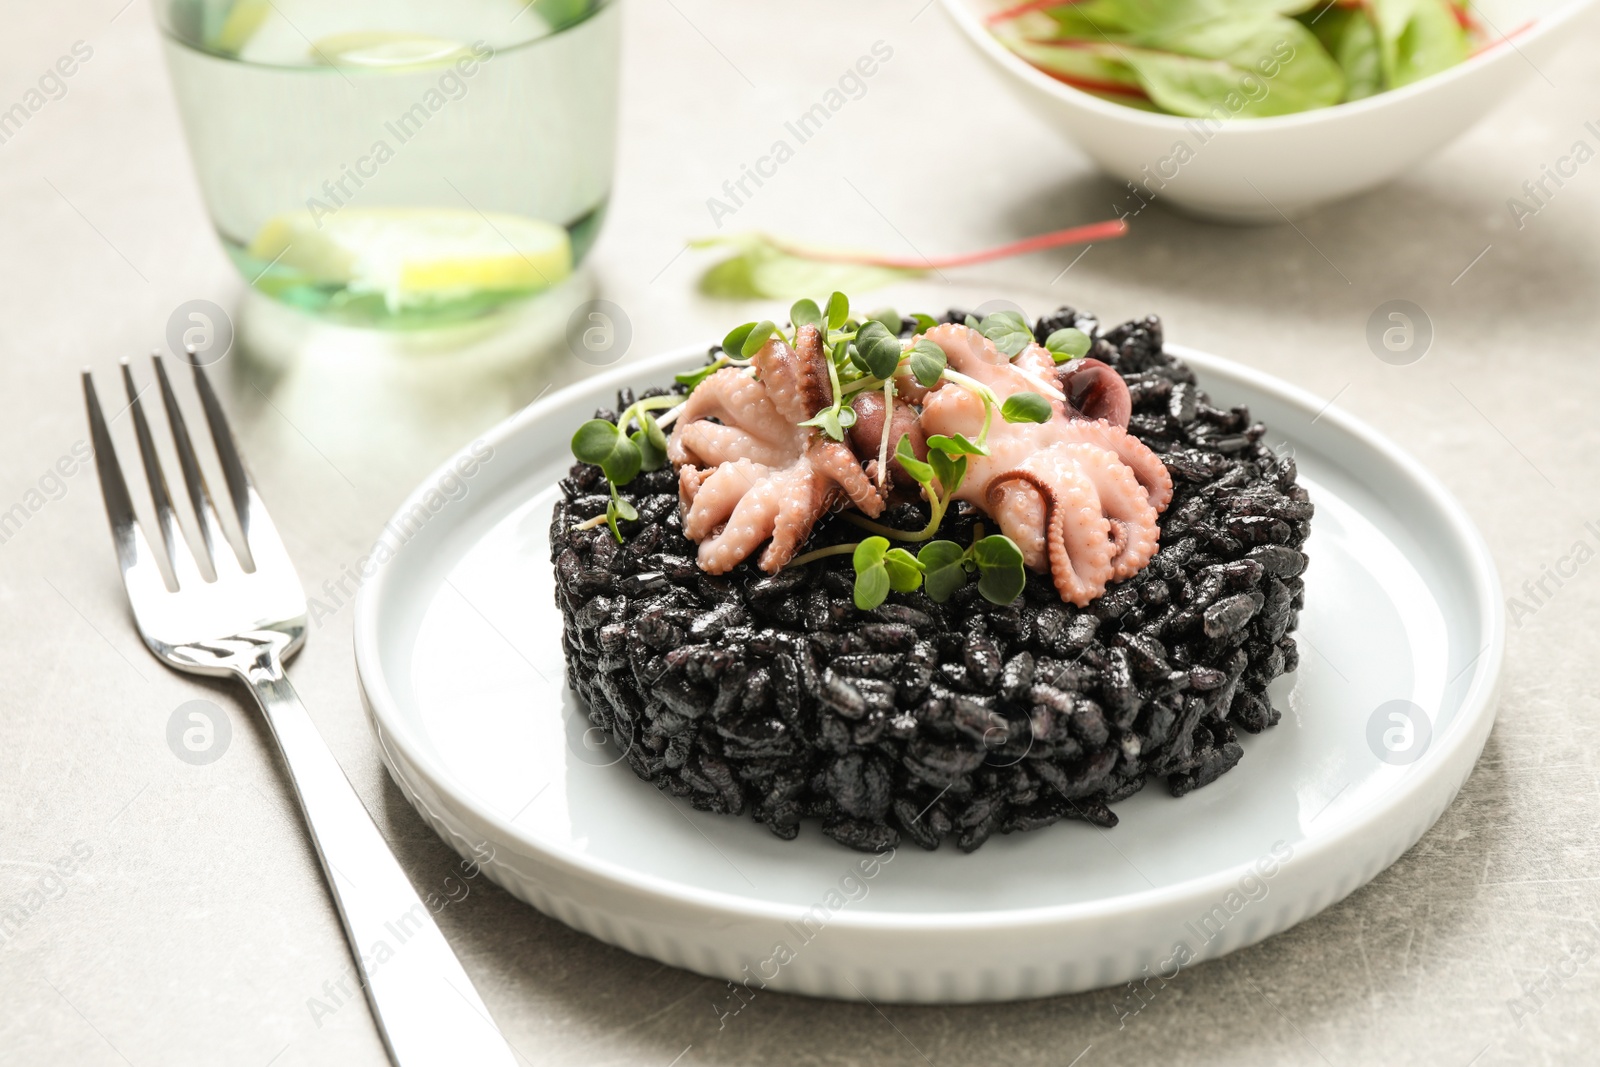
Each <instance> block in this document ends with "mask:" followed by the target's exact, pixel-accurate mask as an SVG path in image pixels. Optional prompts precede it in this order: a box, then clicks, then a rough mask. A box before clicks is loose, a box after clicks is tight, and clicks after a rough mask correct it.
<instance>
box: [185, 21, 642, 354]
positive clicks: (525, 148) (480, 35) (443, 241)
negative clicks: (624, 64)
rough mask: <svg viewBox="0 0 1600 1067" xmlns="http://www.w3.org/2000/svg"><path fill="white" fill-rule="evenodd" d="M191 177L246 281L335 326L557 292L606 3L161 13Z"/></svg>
mask: <svg viewBox="0 0 1600 1067" xmlns="http://www.w3.org/2000/svg"><path fill="white" fill-rule="evenodd" d="M155 5H156V12H157V16H158V21H159V22H160V25H161V28H162V30H163V36H164V38H165V49H166V56H167V66H168V70H169V72H170V74H171V76H172V83H173V88H174V90H175V93H176V96H177V101H178V109H179V112H180V113H181V116H182V119H183V124H184V128H185V131H186V133H187V135H188V140H189V150H190V155H191V156H192V158H193V162H194V168H195V173H196V175H197V177H198V178H199V182H200V188H201V191H202V193H203V194H204V196H205V201H206V206H207V208H208V210H209V211H210V215H211V220H212V223H213V225H214V226H215V227H216V230H217V235H218V236H219V237H220V238H221V240H222V244H223V246H224V247H225V248H226V249H227V252H228V254H229V256H230V257H231V258H232V259H233V262H234V263H235V264H236V265H237V266H238V268H239V270H240V272H241V273H242V274H243V275H244V277H245V279H246V280H247V281H249V282H250V283H251V284H252V285H254V286H255V287H256V288H258V289H260V290H261V291H263V292H265V293H267V294H269V295H271V296H273V297H275V298H276V299H278V300H280V301H283V302H284V303H286V304H290V305H293V306H294V307H297V308H300V309H302V310H304V311H307V312H310V313H312V314H315V315H318V316H322V317H325V318H330V319H334V320H337V321H341V322H345V323H354V324H359V325H367V326H386V327H411V326H425V325H431V324H437V323H443V322H455V321H460V320H462V319H466V318H471V317H474V316H478V315H482V314H484V313H486V312H487V311H489V310H491V309H494V308H497V307H499V306H501V305H504V304H506V303H508V302H511V301H516V300H521V299H525V298H527V297H530V296H533V295H535V294H538V293H540V292H541V291H544V290H547V289H550V288H552V287H554V286H556V285H558V284H559V283H560V282H561V281H563V280H564V279H565V278H567V277H568V276H569V275H571V273H572V271H573V270H574V269H575V267H576V266H577V265H578V263H579V262H581V260H582V259H583V257H584V255H585V253H586V252H587V251H588V250H589V247H590V246H591V245H592V244H593V242H594V239H595V236H596V234H597V231H598V230H599V227H600V223H601V219H602V217H603V216H604V214H605V207H606V201H607V197H608V195H609V193H610V188H611V172H612V162H613V151H614V142H615V136H616V113H617V81H618V71H619V34H618V21H619V13H618V8H617V5H616V4H615V3H612V2H609V0H532V2H531V3H530V2H528V0H449V2H448V3H441V2H440V0H155Z"/></svg>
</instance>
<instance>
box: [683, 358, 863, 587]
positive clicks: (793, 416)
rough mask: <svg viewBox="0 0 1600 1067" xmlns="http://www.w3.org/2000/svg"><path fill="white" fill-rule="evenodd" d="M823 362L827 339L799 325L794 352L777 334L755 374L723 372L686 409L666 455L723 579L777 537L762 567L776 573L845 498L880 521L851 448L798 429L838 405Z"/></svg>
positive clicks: (687, 523) (709, 565)
mask: <svg viewBox="0 0 1600 1067" xmlns="http://www.w3.org/2000/svg"><path fill="white" fill-rule="evenodd" d="M825 358H826V357H825V355H824V353H823V347H822V335H821V333H820V332H819V331H818V329H817V328H816V327H815V326H802V327H800V329H799V331H798V334H797V336H796V338H795V347H793V348H791V347H790V346H789V345H788V344H787V343H786V342H785V341H784V340H783V339H782V338H779V337H774V338H772V339H771V340H769V341H768V342H767V343H766V345H765V346H763V347H762V349H761V350H760V351H759V352H757V353H756V355H755V357H754V358H753V359H752V360H751V364H752V366H753V368H754V370H755V372H756V375H757V377H751V376H750V373H749V370H748V369H745V368H739V367H724V368H723V369H721V370H719V371H717V372H716V373H715V374H713V375H712V376H711V377H709V378H707V379H706V380H705V381H704V382H701V383H700V385H699V387H698V388H696V389H695V391H694V392H693V393H691V394H690V396H689V399H688V400H687V401H686V402H685V403H684V406H683V410H682V412H681V413H680V415H679V416H678V421H677V424H676V426H674V427H673V430H672V436H671V438H670V439H669V440H668V441H667V458H668V459H669V460H671V462H672V465H673V466H674V467H675V468H676V469H677V471H678V495H679V499H680V500H681V501H682V502H683V507H684V516H683V532H684V534H685V536H687V537H688V538H689V539H690V540H692V541H696V542H699V545H700V550H699V561H700V568H701V569H702V570H704V571H706V572H708V573H710V574H726V573H727V572H728V571H730V570H732V569H733V568H734V567H736V566H738V565H739V564H740V563H741V562H742V561H743V560H744V559H745V558H746V557H748V556H749V555H750V554H751V553H752V552H754V551H755V550H756V548H757V547H758V546H759V545H760V544H761V543H762V542H763V541H766V540H768V539H769V538H770V539H771V544H769V545H768V546H767V549H766V551H765V552H763V553H762V554H761V558H760V559H759V560H758V561H757V566H759V567H760V568H761V569H762V570H763V571H766V572H767V573H768V574H774V573H776V572H777V571H778V569H779V568H781V567H782V566H783V565H784V564H785V563H787V562H789V560H790V559H792V558H793V557H794V554H795V551H796V550H797V549H798V548H799V547H800V546H801V545H802V544H804V543H805V540H806V538H808V537H810V536H811V528H812V527H813V526H814V525H815V524H816V522H817V520H818V519H819V518H821V517H822V516H823V515H824V514H826V513H827V512H828V510H829V509H830V508H832V507H833V505H834V504H835V503H836V502H837V501H838V500H839V498H840V496H841V495H843V496H846V497H848V498H849V500H850V502H851V503H853V504H854V505H855V506H856V507H857V508H859V509H861V510H862V511H864V512H865V513H866V514H868V515H870V516H873V517H877V516H878V515H880V514H882V512H883V507H884V501H883V497H882V496H881V495H880V493H879V491H878V489H877V488H876V487H875V486H874V485H873V483H872V481H871V480H870V479H869V478H868V476H867V473H866V472H865V471H864V470H862V468H861V464H860V463H859V462H857V460H856V458H855V456H854V455H853V454H851V452H850V449H849V448H847V447H846V446H845V445H844V444H842V443H840V442H838V441H832V440H829V439H828V438H827V437H826V436H824V435H823V434H821V433H820V432H819V431H817V430H816V429H815V428H813V427H810V426H801V425H799V423H802V422H804V421H806V420H807V419H810V418H811V417H812V416H814V415H815V414H816V413H817V412H818V411H820V410H821V409H823V408H825V407H828V406H829V405H831V404H832V403H833V387H832V384H831V382H830V381H829V379H828V371H827V364H826V363H824V362H823V360H824V359H825ZM712 420H715V421H712Z"/></svg>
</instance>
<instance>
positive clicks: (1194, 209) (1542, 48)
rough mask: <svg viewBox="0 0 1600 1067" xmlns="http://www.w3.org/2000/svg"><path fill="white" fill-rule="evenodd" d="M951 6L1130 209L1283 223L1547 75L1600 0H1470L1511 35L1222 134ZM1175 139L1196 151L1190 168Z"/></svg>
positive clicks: (1423, 149)
mask: <svg viewBox="0 0 1600 1067" xmlns="http://www.w3.org/2000/svg"><path fill="white" fill-rule="evenodd" d="M944 7H945V10H946V11H947V12H948V13H949V15H950V17H951V18H952V19H953V20H954V21H955V24H956V25H957V26H959V27H960V28H961V31H962V32H963V33H964V34H965V35H966V37H967V40H969V41H970V42H972V44H973V46H974V47H975V48H977V49H978V51H979V52H981V53H983V55H985V56H986V57H988V59H989V60H990V61H991V62H992V63H994V64H995V66H997V67H999V68H1000V69H1001V71H1003V72H1004V73H1005V75H1007V76H1006V77H1005V78H1004V81H1005V82H1006V84H1008V85H1009V86H1011V87H1012V88H1013V89H1014V90H1015V91H1016V93H1017V95H1018V96H1020V97H1021V98H1022V99H1023V101H1024V102H1025V103H1027V104H1028V105H1030V106H1031V107H1033V109H1034V110H1035V111H1037V112H1038V113H1039V114H1040V115H1041V116H1043V118H1044V119H1045V121H1047V122H1048V123H1050V124H1051V125H1053V126H1055V127H1056V128H1058V129H1060V130H1061V132H1062V133H1064V134H1066V135H1067V136H1068V137H1070V138H1071V139H1072V140H1073V141H1074V142H1076V143H1077V145H1078V146H1079V147H1080V148H1082V149H1083V150H1084V151H1085V152H1087V153H1088V154H1089V156H1090V157H1091V158H1093V159H1094V161H1095V162H1096V163H1098V164H1099V165H1100V167H1101V168H1102V169H1104V170H1105V171H1107V172H1108V173H1110V174H1112V175H1114V176H1116V177H1118V178H1121V179H1123V180H1125V181H1128V182H1132V183H1133V184H1134V185H1135V186H1137V187H1138V192H1139V197H1137V198H1136V197H1135V195H1134V193H1133V192H1132V191H1129V192H1127V193H1126V197H1127V206H1128V208H1129V210H1130V212H1132V211H1135V210H1138V209H1140V205H1141V199H1140V198H1142V199H1143V200H1144V201H1151V200H1154V201H1159V202H1164V203H1169V204H1171V205H1172V206H1174V207H1178V208H1181V209H1183V210H1185V211H1187V212H1190V213H1191V214H1195V215H1200V216H1202V217H1205V218H1212V219H1218V220H1222V221H1227V222H1276V221H1279V220H1280V219H1281V218H1283V217H1284V216H1286V215H1294V214H1296V213H1297V212H1302V211H1305V210H1307V209H1308V208H1311V207H1313V206H1315V205H1317V204H1322V203H1326V202H1327V201H1330V200H1337V199H1339V198H1340V197H1346V196H1351V195H1353V194H1355V193H1359V192H1363V191H1365V190H1367V189H1370V188H1372V187H1373V186H1376V185H1379V184H1381V183H1383V182H1386V181H1388V180H1389V179H1391V178H1393V177H1395V176H1396V175H1398V174H1400V173H1402V172H1404V171H1406V170H1407V169H1409V168H1410V167H1412V166H1414V165H1415V164H1417V163H1418V162H1419V161H1421V160H1422V159H1423V158H1424V157H1426V156H1428V155H1429V154H1430V153H1432V152H1434V151H1436V150H1437V149H1439V148H1441V147H1443V146H1444V145H1445V144H1447V143H1448V142H1450V141H1451V140H1453V139H1455V138H1456V137H1457V136H1459V135H1460V134H1462V133H1464V132H1465V131H1466V129H1467V128H1468V127H1469V126H1471V125H1472V124H1473V123H1475V122H1477V121H1478V119H1480V118H1482V117H1483V116H1484V115H1486V114H1488V112H1489V111H1490V110H1491V109H1492V108H1493V107H1495V105H1497V104H1499V103H1500V102H1501V101H1503V100H1505V98H1506V96H1507V95H1508V94H1509V93H1511V92H1512V91H1513V90H1514V89H1516V88H1517V87H1519V86H1520V85H1522V84H1523V83H1524V82H1526V81H1528V80H1529V79H1530V78H1537V77H1540V76H1541V75H1540V71H1539V69H1538V68H1539V66H1540V65H1541V64H1542V63H1543V62H1544V61H1545V60H1546V59H1548V58H1549V57H1550V56H1551V55H1553V54H1554V53H1555V51H1556V49H1557V48H1559V47H1560V46H1561V45H1562V44H1563V43H1564V42H1566V41H1568V40H1570V39H1571V38H1572V36H1573V29H1574V28H1575V27H1576V26H1578V25H1580V24H1582V22H1583V20H1584V19H1586V18H1588V17H1590V16H1591V15H1592V13H1593V10H1594V3H1593V0H1569V2H1567V3H1564V4H1563V3H1556V2H1554V0H1490V2H1488V3H1483V4H1474V5H1473V10H1474V12H1475V13H1476V14H1478V15H1479V17H1480V18H1481V19H1482V20H1483V21H1484V25H1485V26H1486V27H1490V32H1491V33H1497V34H1498V33H1500V32H1503V33H1505V34H1509V35H1511V38H1510V39H1509V40H1501V41H1499V42H1498V43H1496V44H1495V45H1493V46H1491V47H1490V48H1488V49H1486V50H1485V51H1484V52H1482V53H1481V54H1479V55H1477V56H1475V57H1474V58H1472V59H1469V60H1468V61H1467V62H1465V63H1462V64H1461V65H1459V66H1456V67H1453V68H1451V69H1450V70H1447V71H1444V72H1443V73H1440V74H1436V75H1434V76H1433V77H1431V78H1425V79H1423V80H1422V81H1419V82H1415V83H1413V84H1411V85H1408V86H1405V87H1404V88H1401V89H1396V90H1393V91H1392V92H1386V93H1379V94H1378V95H1376V96H1372V97H1368V98H1366V99H1364V100H1358V101H1356V102H1354V103H1350V104H1340V105H1338V106H1336V107H1329V108H1321V109H1319V110H1316V111H1305V112H1300V113H1298V114H1293V115H1282V116H1278V117H1274V118H1262V119H1233V120H1231V121H1228V122H1225V123H1221V124H1220V128H1217V129H1214V130H1212V129H1207V128H1206V127H1204V126H1202V125H1200V123H1199V120H1196V119H1184V118H1179V117H1177V116H1173V115H1161V114H1155V113H1153V112H1148V111H1141V110H1139V109H1137V108H1131V107H1124V106H1122V105H1121V104H1114V103H1111V102H1109V101H1106V100H1102V99H1100V98H1099V97H1096V96H1093V95H1091V94H1089V93H1085V92H1080V91H1079V90H1077V89H1074V88H1072V87H1071V86H1069V85H1065V84H1063V83H1062V82H1059V81H1057V80H1055V79H1054V78H1052V77H1050V76H1049V75H1047V74H1045V73H1043V72H1042V71H1040V70H1038V69H1036V68H1034V67H1033V66H1031V65H1030V64H1028V63H1027V62H1026V61H1024V60H1023V59H1022V58H1021V57H1019V56H1017V55H1016V54H1015V53H1013V52H1011V51H1010V50H1009V49H1007V48H1006V47H1005V45H1003V44H1001V43H1000V41H999V40H997V39H996V38H995V36H994V35H993V34H992V33H990V32H989V29H988V27H987V26H986V25H985V22H984V16H985V15H986V14H987V13H988V12H990V11H993V10H995V9H996V8H995V7H994V6H993V5H992V4H990V3H986V2H985V0H944ZM1530 23H1531V24H1530ZM1523 27H1525V28H1523ZM1519 28H1522V29H1521V32H1517V31H1518V29H1519ZM1202 135H1203V136H1202ZM1179 142H1183V143H1184V144H1186V145H1187V146H1188V150H1189V152H1191V153H1192V157H1191V158H1189V159H1187V161H1185V162H1182V163H1181V164H1180V163H1179V162H1178V158H1179V157H1181V156H1182V155H1184V154H1185V153H1184V150H1183V149H1181V148H1179V147H1178V145H1179ZM1151 193H1154V196H1153V197H1152V196H1151V195H1150V194H1151Z"/></svg>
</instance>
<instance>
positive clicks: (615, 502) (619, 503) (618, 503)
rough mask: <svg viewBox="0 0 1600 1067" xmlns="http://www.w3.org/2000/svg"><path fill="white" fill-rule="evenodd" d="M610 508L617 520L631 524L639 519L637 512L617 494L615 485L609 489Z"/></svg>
mask: <svg viewBox="0 0 1600 1067" xmlns="http://www.w3.org/2000/svg"><path fill="white" fill-rule="evenodd" d="M611 507H613V508H615V509H616V512H617V516H618V517H619V518H621V519H625V520H626V521H628V522H633V521H634V520H636V519H637V518H638V517H639V512H638V511H637V510H636V509H635V508H634V506H633V505H632V504H630V503H629V502H628V501H627V500H626V499H624V498H623V497H622V495H621V494H619V493H618V492H617V487H616V486H615V485H613V486H612V487H611Z"/></svg>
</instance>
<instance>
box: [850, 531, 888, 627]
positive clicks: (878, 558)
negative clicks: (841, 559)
mask: <svg viewBox="0 0 1600 1067" xmlns="http://www.w3.org/2000/svg"><path fill="white" fill-rule="evenodd" d="M888 550H889V539H888V538H886V537H869V538H867V539H866V540H865V541H862V542H861V543H860V544H859V545H857V546H856V550H855V553H854V555H852V556H851V557H850V561H851V563H852V564H854V566H855V569H856V585H855V597H854V599H855V602H856V607H858V608H860V609H861V610H862V611H871V610H872V609H873V608H875V607H877V606H878V605H879V604H882V603H883V602H884V600H886V599H887V598H888V596H889V588H890V582H889V570H888V568H887V567H885V566H884V565H883V556H884V553H886V552H887V551H888Z"/></svg>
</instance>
